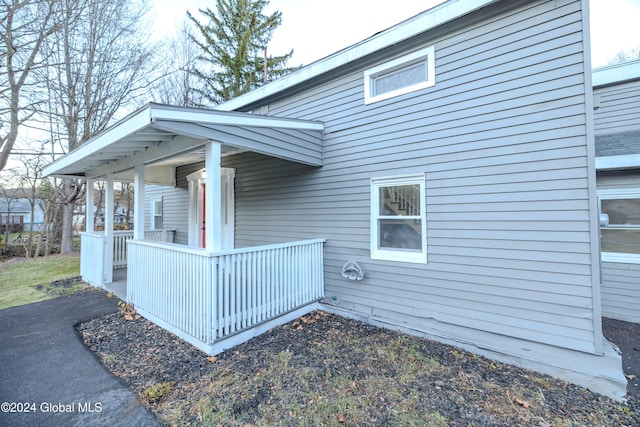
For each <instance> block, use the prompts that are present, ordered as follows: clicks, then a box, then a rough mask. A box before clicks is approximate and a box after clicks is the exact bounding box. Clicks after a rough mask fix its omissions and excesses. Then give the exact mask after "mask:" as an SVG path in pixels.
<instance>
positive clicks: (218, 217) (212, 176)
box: [205, 141, 222, 251]
mask: <svg viewBox="0 0 640 427" xmlns="http://www.w3.org/2000/svg"><path fill="white" fill-rule="evenodd" d="M221 148H222V144H221V143H219V142H215V141H210V142H209V143H208V144H207V152H206V155H205V156H206V157H205V170H206V171H207V177H206V181H205V182H206V195H205V221H206V222H205V224H206V227H207V230H206V233H207V236H206V242H207V250H209V251H221V250H222V191H221V190H222V181H221V178H220V172H221V171H220V154H221Z"/></svg>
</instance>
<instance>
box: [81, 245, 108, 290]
mask: <svg viewBox="0 0 640 427" xmlns="http://www.w3.org/2000/svg"><path fill="white" fill-rule="evenodd" d="M105 242H106V236H105V235H104V234H103V233H96V232H93V233H92V232H83V233H80V254H81V256H80V274H81V275H82V279H83V280H85V281H87V282H88V283H90V284H92V285H93V286H100V287H102V285H103V284H104V261H103V260H104V249H105Z"/></svg>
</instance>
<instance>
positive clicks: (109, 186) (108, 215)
mask: <svg viewBox="0 0 640 427" xmlns="http://www.w3.org/2000/svg"><path fill="white" fill-rule="evenodd" d="M114 199H115V192H114V191H113V176H112V175H109V176H108V177H107V182H106V185H105V195H104V235H105V245H106V246H105V248H104V262H103V265H104V283H111V282H113V225H114V222H115V221H114V218H113V217H114V215H113V207H114V204H115V203H114Z"/></svg>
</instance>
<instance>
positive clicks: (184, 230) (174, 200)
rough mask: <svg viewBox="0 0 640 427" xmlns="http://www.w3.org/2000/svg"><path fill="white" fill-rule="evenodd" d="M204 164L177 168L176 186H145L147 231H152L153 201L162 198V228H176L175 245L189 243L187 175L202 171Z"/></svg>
mask: <svg viewBox="0 0 640 427" xmlns="http://www.w3.org/2000/svg"><path fill="white" fill-rule="evenodd" d="M203 167H204V163H194V164H191V165H187V166H181V167H178V168H176V186H175V187H170V186H166V185H147V186H145V193H144V195H145V218H144V221H145V229H147V230H148V229H150V212H151V207H150V206H151V200H152V199H154V198H157V197H162V227H163V228H174V229H175V230H176V233H175V237H174V240H175V243H179V244H181V245H186V244H188V242H189V228H188V226H189V224H188V206H189V191H188V183H187V175H189V174H191V173H193V172H195V171H197V170H200V169H202V168H203Z"/></svg>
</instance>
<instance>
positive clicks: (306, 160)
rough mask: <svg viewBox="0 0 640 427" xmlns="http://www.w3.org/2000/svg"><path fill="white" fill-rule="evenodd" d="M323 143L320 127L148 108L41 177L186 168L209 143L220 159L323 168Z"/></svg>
mask: <svg viewBox="0 0 640 427" xmlns="http://www.w3.org/2000/svg"><path fill="white" fill-rule="evenodd" d="M323 139H324V124H323V123H320V122H313V121H308V120H295V119H286V118H278V117H272V116H260V115H254V114H248V113H238V112H226V111H217V110H209V109H199V108H189V107H176V106H168V105H161V104H154V103H151V104H148V105H146V106H145V107H143V108H141V109H139V110H138V111H136V112H134V113H132V114H130V115H129V116H127V117H125V118H124V119H122V120H120V121H119V122H117V123H116V124H115V125H113V126H112V127H110V128H109V129H107V130H105V131H104V132H102V133H100V134H98V135H96V136H95V137H93V138H91V139H90V140H88V141H87V142H86V143H84V144H82V145H81V146H79V147H77V148H76V149H75V150H73V151H71V152H70V153H68V154H66V155H65V156H63V157H61V158H59V159H58V160H56V161H54V162H53V163H51V164H50V165H49V166H47V167H46V168H45V169H44V174H45V176H63V177H82V178H96V177H101V176H105V175H109V174H117V173H121V172H123V171H126V170H130V169H131V168H133V167H135V166H136V165H140V164H144V165H151V164H154V165H157V166H165V167H166V166H171V165H176V164H178V163H179V162H182V163H189V162H193V161H194V158H195V157H196V156H194V153H196V154H197V153H198V152H200V153H202V152H203V150H204V146H205V145H206V144H207V143H208V142H210V141H214V142H219V143H222V144H223V146H222V147H223V149H222V153H223V155H224V154H229V153H236V152H241V151H253V152H257V153H261V154H265V155H269V156H273V157H279V158H282V159H286V160H290V161H294V162H298V163H303V164H308V165H312V166H322V160H323V159H322V154H323ZM171 159H173V161H172V160H171Z"/></svg>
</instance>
